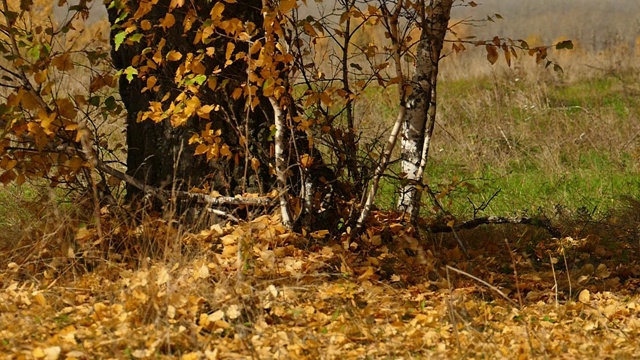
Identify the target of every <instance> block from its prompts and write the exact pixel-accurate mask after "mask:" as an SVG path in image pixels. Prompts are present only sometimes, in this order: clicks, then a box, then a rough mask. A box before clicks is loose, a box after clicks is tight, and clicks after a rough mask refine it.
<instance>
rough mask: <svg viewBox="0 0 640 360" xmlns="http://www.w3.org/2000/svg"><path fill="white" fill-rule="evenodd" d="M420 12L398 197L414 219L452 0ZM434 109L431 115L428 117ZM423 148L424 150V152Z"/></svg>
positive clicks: (437, 1) (433, 3) (439, 0)
mask: <svg viewBox="0 0 640 360" xmlns="http://www.w3.org/2000/svg"><path fill="white" fill-rule="evenodd" d="M423 5H425V8H423V11H422V14H421V15H422V16H421V19H422V33H421V35H420V42H419V43H418V49H417V56H416V70H415V74H414V76H413V78H412V82H411V87H412V93H411V96H410V98H409V101H408V102H407V107H408V109H407V112H406V116H405V118H404V120H403V129H402V143H401V148H402V161H401V166H402V173H403V174H404V175H405V179H406V184H405V185H404V186H402V188H401V191H400V198H399V199H398V210H399V211H403V212H405V213H406V214H409V216H410V219H411V221H415V219H416V218H417V215H418V212H419V210H420V198H421V195H422V189H421V188H420V186H419V184H421V183H422V178H423V173H424V167H425V166H426V161H427V158H426V157H427V156H428V148H429V144H430V142H431V135H432V132H433V126H434V122H435V100H436V99H435V97H434V95H435V88H436V84H437V78H438V62H439V61H440V53H441V52H442V45H443V42H444V37H445V35H446V33H447V27H448V24H449V18H450V14H451V7H452V6H453V0H432V1H430V4H429V5H426V4H424V3H423ZM431 108H433V116H431V115H430V114H431ZM425 150H426V151H425Z"/></svg>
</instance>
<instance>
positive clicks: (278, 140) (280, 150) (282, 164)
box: [269, 96, 293, 228]
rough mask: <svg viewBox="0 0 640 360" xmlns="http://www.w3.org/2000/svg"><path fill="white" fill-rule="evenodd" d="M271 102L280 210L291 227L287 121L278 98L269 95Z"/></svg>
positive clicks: (286, 225) (286, 224)
mask: <svg viewBox="0 0 640 360" xmlns="http://www.w3.org/2000/svg"><path fill="white" fill-rule="evenodd" d="M269 102H271V106H272V107H273V114H274V120H275V125H276V134H275V139H274V143H275V144H274V147H275V158H276V159H275V160H276V179H277V182H278V197H279V199H280V212H281V214H282V224H283V225H284V226H285V227H287V228H291V226H292V225H293V221H292V219H291V213H290V212H289V201H288V199H287V197H288V191H287V162H286V160H285V158H284V131H285V123H284V117H283V115H282V109H281V108H280V104H279V103H278V100H276V98H274V97H273V96H270V97H269Z"/></svg>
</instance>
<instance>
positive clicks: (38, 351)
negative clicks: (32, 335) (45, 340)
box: [31, 347, 46, 359]
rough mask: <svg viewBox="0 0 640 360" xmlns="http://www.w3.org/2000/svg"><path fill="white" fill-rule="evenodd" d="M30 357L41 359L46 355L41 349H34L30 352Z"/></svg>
mask: <svg viewBox="0 0 640 360" xmlns="http://www.w3.org/2000/svg"><path fill="white" fill-rule="evenodd" d="M31 356H33V357H34V358H36V359H42V358H43V357H45V356H46V354H45V353H44V350H42V348H39V347H38V348H35V349H33V351H31Z"/></svg>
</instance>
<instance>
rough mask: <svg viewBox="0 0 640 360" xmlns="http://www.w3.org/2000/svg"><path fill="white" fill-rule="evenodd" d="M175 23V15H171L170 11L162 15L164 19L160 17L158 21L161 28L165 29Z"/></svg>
mask: <svg viewBox="0 0 640 360" xmlns="http://www.w3.org/2000/svg"><path fill="white" fill-rule="evenodd" d="M175 23H176V18H175V16H173V14H172V13H168V14H167V15H166V16H165V17H164V19H162V21H160V26H162V28H163V29H165V30H166V29H168V28H170V27H172V26H173V25H174V24H175Z"/></svg>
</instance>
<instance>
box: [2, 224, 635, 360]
mask: <svg viewBox="0 0 640 360" xmlns="http://www.w3.org/2000/svg"><path fill="white" fill-rule="evenodd" d="M103 231H105V232H110V234H112V235H113V234H116V235H117V234H118V233H119V234H120V235H122V234H123V233H128V235H127V236H129V237H130V238H133V239H134V240H135V239H139V241H143V240H142V239H143V238H144V236H147V238H148V236H152V237H154V238H156V239H161V240H158V242H159V243H165V245H164V246H165V249H169V250H170V251H164V253H162V254H161V255H158V256H155V257H154V258H149V259H142V260H141V261H140V259H138V261H137V262H136V265H135V266H131V265H129V262H127V261H126V254H125V255H122V258H121V259H119V258H118V257H117V256H112V257H110V258H108V259H107V260H105V259H104V258H103V259H102V260H100V259H97V260H95V259H94V260H91V256H90V253H91V251H88V250H87V251H85V252H84V253H83V252H82V251H83V249H90V248H91V246H94V247H95V246H96V244H99V243H100V242H102V241H103V240H100V239H99V238H98V237H97V235H96V232H95V229H91V228H81V229H80V230H78V231H77V232H76V234H75V241H76V245H77V246H78V247H77V248H74V249H75V250H74V249H71V248H69V249H66V250H64V251H62V252H63V253H64V254H65V255H64V256H62V257H61V258H58V257H56V256H49V260H48V261H44V260H41V261H40V262H38V256H39V257H40V259H41V258H43V257H46V256H45V255H46V254H50V255H51V254H53V253H54V252H55V251H54V250H51V249H49V250H42V251H41V252H40V253H38V252H33V254H34V255H33V256H31V257H24V258H22V259H21V260H17V259H18V258H15V259H14V260H15V261H11V262H9V263H8V264H7V265H6V266H5V267H4V268H2V269H1V273H0V287H1V290H0V353H3V354H8V355H7V356H9V357H10V358H16V359H93V358H140V359H146V358H154V359H163V358H180V359H229V358H248V357H253V358H260V359H270V358H282V359H288V358H295V359H303V358H309V359H317V358H322V359H352V358H353V359H356V358H395V359H408V358H454V357H458V358H469V359H471V358H508V359H516V358H523V359H524V358H535V357H545V358H550V357H551V358H558V357H560V358H572V359H575V358H621V359H622V358H640V345H639V344H640V336H639V335H640V316H639V315H640V297H639V295H638V285H639V284H640V280H639V279H640V265H639V264H640V262H639V257H638V243H637V240H633V241H635V243H633V242H632V241H627V242H625V241H623V240H620V242H619V243H614V244H612V243H611V242H610V241H609V242H605V241H603V240H602V239H601V238H602V237H601V235H597V234H595V235H594V234H588V235H585V236H583V237H582V238H572V237H564V238H561V239H555V238H551V237H550V236H549V235H547V234H545V233H544V232H537V231H535V230H531V229H530V228H527V227H526V226H511V225H509V226H505V227H500V228H498V227H493V228H483V229H476V230H473V231H468V232H464V233H459V234H456V235H455V236H457V237H458V238H459V239H460V241H462V243H466V245H467V250H468V251H469V253H470V257H469V258H467V257H466V256H465V255H464V252H463V251H462V250H461V248H460V246H459V245H458V244H459V243H458V241H457V240H456V239H455V236H454V237H452V235H439V234H431V235H428V234H427V235H425V234H423V236H422V239H421V240H420V241H418V240H417V239H416V236H414V232H413V230H412V229H411V228H408V227H405V226H404V225H402V224H399V223H395V222H394V221H393V219H392V218H391V217H390V215H384V214H376V217H375V220H374V221H372V224H371V226H370V229H369V230H368V233H367V234H366V235H365V236H363V237H362V238H361V239H360V240H358V241H352V240H351V239H350V237H349V236H348V235H347V234H345V235H344V236H343V237H342V238H339V239H328V236H327V232H323V231H320V232H316V233H312V234H305V236H303V235H300V234H291V233H289V232H287V231H285V229H284V228H283V227H282V225H280V223H279V220H278V218H277V217H269V216H263V217H260V218H257V219H255V220H253V221H251V222H247V223H243V224H241V225H233V226H232V225H230V224H229V225H214V226H212V227H211V228H209V229H207V230H204V231H201V232H199V233H191V234H182V233H180V232H178V231H177V230H176V227H175V226H174V225H172V224H171V223H170V222H165V221H162V220H157V223H155V224H153V225H152V226H147V227H137V228H134V229H123V228H119V229H116V230H114V229H108V228H106V229H103ZM145 234H146V235H145ZM625 236H627V237H628V238H632V237H633V236H634V235H633V234H628V233H627V234H626V235H625ZM621 238H622V237H621ZM83 244H84V245H83ZM83 246H84V247H83ZM111 246H113V245H111ZM70 249H71V250H70ZM34 256H35V257H34Z"/></svg>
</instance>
